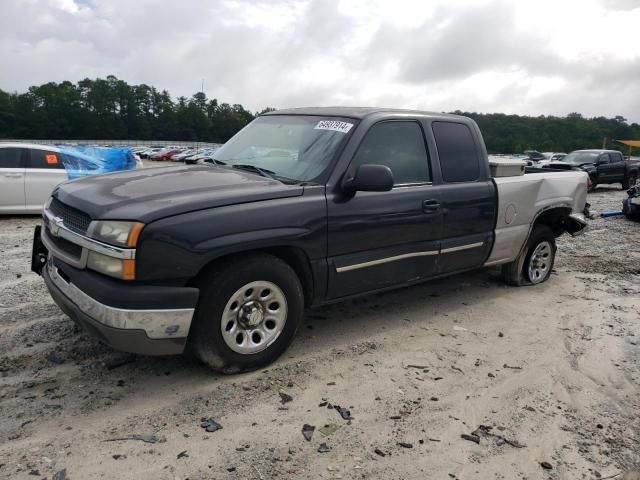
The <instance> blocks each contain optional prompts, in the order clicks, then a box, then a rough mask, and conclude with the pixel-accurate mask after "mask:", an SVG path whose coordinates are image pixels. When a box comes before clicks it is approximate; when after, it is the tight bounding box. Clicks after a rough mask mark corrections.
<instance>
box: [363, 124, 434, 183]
mask: <svg viewBox="0 0 640 480" xmlns="http://www.w3.org/2000/svg"><path fill="white" fill-rule="evenodd" d="M364 164H373V165H385V166H387V167H389V168H390V169H391V173H393V181H394V184H395V185H403V184H405V185H406V184H412V183H427V182H430V181H431V175H430V173H429V157H428V154H427V148H426V145H425V142H424V136H423V134H422V128H421V127H420V125H418V123H417V122H414V121H388V122H381V123H377V124H375V125H374V126H372V127H371V128H370V129H369V131H368V132H367V134H366V135H365V137H364V139H363V140H362V143H361V144H360V146H359V147H358V151H357V152H356V154H355V156H354V157H353V160H352V162H351V168H352V169H353V171H354V172H355V170H356V168H357V167H359V166H360V165H364Z"/></svg>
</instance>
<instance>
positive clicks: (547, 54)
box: [0, 0, 640, 121]
mask: <svg viewBox="0 0 640 480" xmlns="http://www.w3.org/2000/svg"><path fill="white" fill-rule="evenodd" d="M0 57H1V58H2V59H3V67H2V69H1V70H0V88H2V89H3V90H9V91H24V90H25V89H26V88H27V87H28V86H30V85H34V84H40V83H45V82H48V81H62V80H72V81H77V80H80V79H82V78H85V77H91V78H94V77H98V76H100V77H104V76H106V75H109V74H114V75H116V76H117V77H119V78H121V79H123V80H126V81H127V82H129V83H147V84H150V85H154V86H156V87H157V88H160V89H168V90H169V91H170V92H171V94H172V95H174V96H178V95H186V96H189V95H191V94H192V93H194V92H196V91H198V90H200V87H201V82H202V80H203V79H204V91H205V93H206V94H207V95H208V96H209V97H215V98H218V99H221V100H223V101H227V102H229V103H242V104H243V105H244V106H245V107H247V108H249V109H251V110H259V109H262V108H263V107H265V106H274V107H290V106H307V105H366V106H371V105H376V106H395V107H409V108H421V109H429V110H436V111H451V110H456V109H460V110H466V111H481V112H506V113H518V114H533V115H538V114H556V115H565V114H567V113H569V112H572V111H578V112H581V113H583V114H584V115H587V116H596V115H605V116H613V115H617V114H620V115H623V116H625V117H626V118H628V119H630V120H633V121H640V0H511V1H508V0H459V1H458V0H415V1H413V0H406V1H405V0H251V1H250V0H0Z"/></svg>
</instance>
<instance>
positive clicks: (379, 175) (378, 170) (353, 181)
mask: <svg viewBox="0 0 640 480" xmlns="http://www.w3.org/2000/svg"><path fill="white" fill-rule="evenodd" d="M343 186H344V188H345V190H348V191H351V192H358V191H359V192H388V191H389V190H391V189H392V188H393V173H391V169H390V168H389V167H387V166H385V165H372V164H365V165H360V166H359V167H358V169H357V170H356V173H355V175H354V176H353V177H352V178H350V179H348V180H347V181H345V182H344V184H343Z"/></svg>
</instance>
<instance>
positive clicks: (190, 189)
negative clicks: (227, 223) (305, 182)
mask: <svg viewBox="0 0 640 480" xmlns="http://www.w3.org/2000/svg"><path fill="white" fill-rule="evenodd" d="M303 190H304V189H303V187H301V186H299V185H285V184H283V183H281V182H279V181H277V180H272V179H270V178H266V177H262V176H260V175H258V174H254V173H251V172H245V171H242V170H234V169H231V168H220V167H214V166H208V165H202V166H197V167H188V166H184V167H161V168H143V169H140V170H133V171H127V172H118V173H112V174H107V175H97V176H94V177H87V178H82V179H79V180H74V181H71V182H67V183H63V184H62V185H60V186H58V188H56V190H54V193H53V195H54V196H55V197H57V198H58V199H59V200H60V201H61V202H63V203H65V204H67V205H69V206H72V207H75V208H77V209H78V210H81V211H83V212H85V213H87V214H88V215H90V216H91V218H92V219H95V220H100V219H102V220H135V221H140V222H143V223H150V222H152V221H154V220H157V219H159V218H163V217H168V216H171V215H177V214H180V213H186V212H190V211H194V210H202V209H205V208H213V207H222V206H226V205H234V204H238V203H248V202H256V201H260V200H271V199H277V198H285V197H293V196H298V195H302V193H303Z"/></svg>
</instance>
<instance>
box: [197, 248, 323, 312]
mask: <svg viewBox="0 0 640 480" xmlns="http://www.w3.org/2000/svg"><path fill="white" fill-rule="evenodd" d="M256 253H266V254H270V255H273V256H274V257H278V258H279V259H280V260H282V261H283V262H285V263H286V264H288V265H289V266H290V267H291V268H292V269H293V271H294V272H296V275H297V276H298V279H299V280H300V283H301V284H302V290H303V292H304V303H305V306H308V305H311V303H312V301H313V288H314V285H313V272H312V271H311V262H310V261H309V258H308V257H307V254H306V253H305V252H304V250H302V249H301V248H298V247H291V246H281V247H266V248H258V249H253V250H245V251H242V252H236V253H231V254H228V255H224V256H222V257H218V258H216V259H214V260H212V261H211V262H209V263H207V264H206V265H204V266H203V267H202V268H201V269H200V271H199V272H198V275H197V276H196V278H195V279H193V280H192V281H191V282H189V283H193V284H195V283H197V280H198V279H199V278H200V277H201V276H202V275H203V274H204V273H205V272H207V271H209V270H211V269H212V268H215V267H217V266H219V265H221V264H226V263H231V262H233V261H234V260H235V259H238V258H241V257H246V256H247V255H252V254H256Z"/></svg>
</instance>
